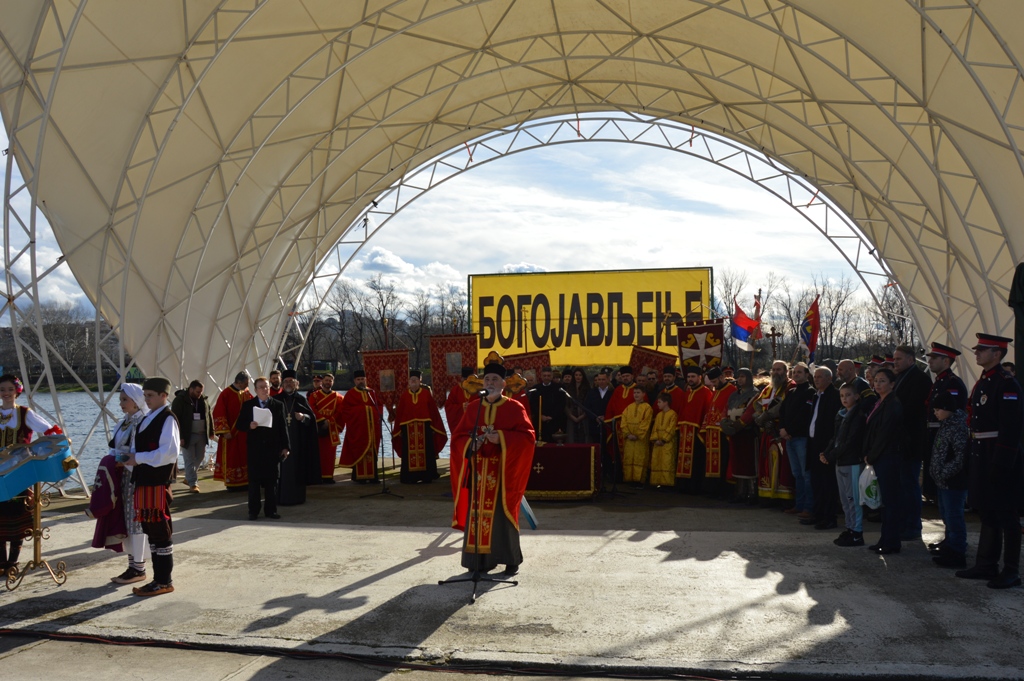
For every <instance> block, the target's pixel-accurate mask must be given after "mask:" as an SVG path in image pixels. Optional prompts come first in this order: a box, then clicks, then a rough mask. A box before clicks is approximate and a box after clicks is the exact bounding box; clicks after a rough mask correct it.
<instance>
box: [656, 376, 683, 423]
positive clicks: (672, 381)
mask: <svg viewBox="0 0 1024 681" xmlns="http://www.w3.org/2000/svg"><path fill="white" fill-rule="evenodd" d="M661 380H662V386H661V392H663V393H666V394H667V395H668V396H669V398H671V402H669V406H670V407H671V408H672V411H674V412H675V413H676V414H677V415H678V414H682V413H683V403H684V402H685V401H686V391H685V390H683V389H682V388H680V387H679V386H678V385H676V368H675V366H674V365H671V364H670V365H668V366H667V367H665V369H664V371H662V374H661Z"/></svg>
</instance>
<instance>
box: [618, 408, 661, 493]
mask: <svg viewBox="0 0 1024 681" xmlns="http://www.w3.org/2000/svg"><path fill="white" fill-rule="evenodd" d="M652 416H653V412H652V411H651V405H649V404H647V395H646V394H645V393H644V389H643V388H633V404H631V405H629V406H628V407H626V410H625V411H624V412H622V421H621V422H620V424H619V428H621V429H622V436H623V450H622V479H623V480H625V481H626V482H636V483H640V484H643V482H644V478H645V477H647V466H648V465H649V463H650V461H649V460H650V456H651V447H650V440H649V439H648V435H649V433H650V431H651V418H652Z"/></svg>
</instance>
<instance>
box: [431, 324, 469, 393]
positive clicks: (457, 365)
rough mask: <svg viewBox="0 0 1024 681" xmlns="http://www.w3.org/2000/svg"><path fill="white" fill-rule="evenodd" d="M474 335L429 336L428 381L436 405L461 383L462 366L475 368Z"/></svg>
mask: <svg viewBox="0 0 1024 681" xmlns="http://www.w3.org/2000/svg"><path fill="white" fill-rule="evenodd" d="M476 365H477V364H476V335H475V334H472V333H456V334H446V335H438V336H431V337H430V382H431V386H430V387H431V389H432V390H433V391H434V400H436V401H437V405H438V406H441V405H442V404H444V400H445V397H446V396H447V395H448V391H450V390H451V389H452V388H454V387H455V386H457V385H459V384H460V383H462V367H464V366H467V367H473V368H474V369H476Z"/></svg>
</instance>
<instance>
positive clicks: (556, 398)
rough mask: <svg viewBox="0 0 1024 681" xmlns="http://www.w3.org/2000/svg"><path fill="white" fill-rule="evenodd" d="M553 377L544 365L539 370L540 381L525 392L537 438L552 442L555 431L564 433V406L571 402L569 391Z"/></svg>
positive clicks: (548, 368) (549, 368) (549, 369)
mask: <svg viewBox="0 0 1024 681" xmlns="http://www.w3.org/2000/svg"><path fill="white" fill-rule="evenodd" d="M553 378H554V372H552V370H551V367H544V368H543V369H541V372H540V383H538V384H537V386H536V387H534V388H532V389H530V391H529V392H528V393H527V396H528V397H529V400H530V419H531V420H532V421H533V427H534V430H535V431H536V432H537V439H539V440H542V441H543V442H553V441H554V437H553V436H554V434H555V433H565V422H566V407H567V406H568V405H569V403H570V402H571V398H570V397H569V393H567V392H566V391H565V389H564V388H563V387H562V384H561V383H555V382H554V381H553V380H552V379H553Z"/></svg>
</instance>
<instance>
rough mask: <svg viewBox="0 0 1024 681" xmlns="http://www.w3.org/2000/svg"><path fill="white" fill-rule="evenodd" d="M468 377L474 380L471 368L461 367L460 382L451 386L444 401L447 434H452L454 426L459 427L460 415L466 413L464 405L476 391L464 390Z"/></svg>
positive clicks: (474, 375) (474, 376)
mask: <svg viewBox="0 0 1024 681" xmlns="http://www.w3.org/2000/svg"><path fill="white" fill-rule="evenodd" d="M470 377H473V378H474V379H476V374H475V373H473V367H462V382H461V383H459V384H457V385H453V386H452V389H451V390H449V391H448V397H446V398H445V401H444V418H445V420H446V421H447V422H448V432H449V433H454V432H455V426H457V425H459V421H461V420H462V415H463V414H465V413H466V405H467V404H468V403H469V400H470V398H472V397H473V394H474V393H475V392H476V391H470V390H467V389H466V380H467V379H469V378H470Z"/></svg>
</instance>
